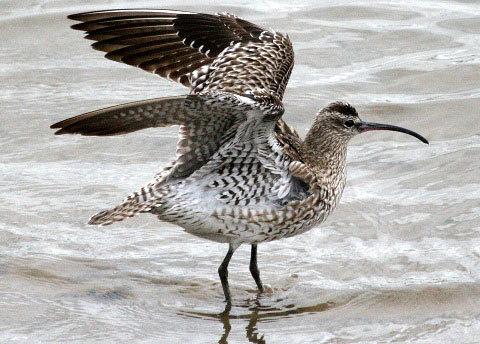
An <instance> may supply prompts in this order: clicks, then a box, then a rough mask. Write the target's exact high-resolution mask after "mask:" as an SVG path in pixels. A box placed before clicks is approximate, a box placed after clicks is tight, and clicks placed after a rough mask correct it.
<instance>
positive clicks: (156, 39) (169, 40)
mask: <svg viewBox="0 0 480 344" xmlns="http://www.w3.org/2000/svg"><path fill="white" fill-rule="evenodd" d="M69 18H70V19H73V20H78V21H82V23H79V24H75V25H73V26H72V28H73V29H76V30H82V31H85V32H86V34H87V35H86V37H85V38H87V39H91V40H94V41H97V42H96V43H94V44H93V47H94V48H95V49H97V50H101V51H104V52H107V54H106V57H107V58H109V59H111V60H114V61H118V62H124V63H126V64H129V65H132V66H136V67H139V68H141V69H143V70H145V71H148V72H151V73H154V74H158V75H160V76H162V77H165V78H169V79H171V80H174V81H178V82H180V83H182V84H183V85H184V86H187V87H190V86H191V80H190V73H192V72H193V71H195V70H196V69H198V68H200V67H202V66H204V65H209V64H210V63H212V61H213V60H214V59H215V58H216V57H217V56H218V55H219V54H220V53H221V52H222V51H223V50H224V49H225V48H227V47H228V46H230V45H231V44H234V43H238V42H249V41H259V36H260V34H261V33H262V32H264V31H265V30H264V29H262V28H261V27H259V26H257V25H255V24H252V23H249V22H247V21H245V20H243V19H240V18H238V17H236V16H233V15H231V14H217V15H211V14H200V13H190V12H182V11H172V10H112V11H99V12H87V13H80V14H74V15H71V16H69Z"/></svg>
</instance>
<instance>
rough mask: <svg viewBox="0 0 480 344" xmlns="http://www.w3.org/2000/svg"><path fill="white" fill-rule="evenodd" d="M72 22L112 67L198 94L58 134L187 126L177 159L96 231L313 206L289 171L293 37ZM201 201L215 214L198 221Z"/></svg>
mask: <svg viewBox="0 0 480 344" xmlns="http://www.w3.org/2000/svg"><path fill="white" fill-rule="evenodd" d="M69 18H71V19H74V20H78V21H81V22H82V23H79V24H75V25H73V26H72V27H73V28H74V29H78V30H83V31H86V33H87V36H86V38H87V39H92V40H95V41H96V43H94V44H93V47H94V48H95V49H97V50H101V51H104V52H107V54H106V57H107V58H109V59H112V60H115V61H118V62H124V63H126V64H129V65H133V66H136V67H139V68H141V69H143V70H146V71H149V72H152V73H155V74H157V75H159V76H162V77H165V78H168V79H170V80H174V81H177V82H180V83H181V84H183V85H184V86H186V87H188V88H190V92H191V94H190V95H188V96H180V97H170V98H158V99H151V100H144V101H139V102H133V103H128V104H123V105H118V106H114V107H110V108H106V109H101V110H97V111H93V112H89V113H86V114H83V115H80V116H76V117H73V118H70V119H67V120H64V121H61V122H59V123H56V124H54V125H53V126H52V128H56V129H59V130H58V131H57V132H56V134H75V133H78V134H82V135H97V136H104V135H118V134H125V133H130V132H133V131H137V130H141V129H145V128H153V127H162V126H169V125H179V126H180V140H179V142H178V143H177V159H176V160H174V161H173V162H172V163H171V164H170V165H169V166H167V167H166V168H165V169H164V170H163V171H162V172H160V173H159V174H157V176H156V178H155V180H154V181H153V182H152V183H150V184H149V185H147V186H146V187H144V188H142V189H141V190H140V191H139V192H135V193H134V194H132V195H131V196H129V197H128V198H127V199H126V200H125V201H124V202H123V203H122V204H120V205H119V206H117V207H115V208H113V209H110V210H106V211H103V212H101V213H99V214H97V215H94V216H93V217H92V218H91V220H90V222H89V223H90V224H103V225H106V224H110V223H112V222H115V221H121V220H123V219H124V218H126V217H131V216H134V215H135V214H137V213H139V212H154V213H156V214H158V215H159V216H160V218H161V219H164V220H166V221H170V222H174V223H177V224H180V225H183V226H184V227H185V226H187V224H185V223H184V224H181V223H180V222H179V221H180V219H182V221H187V220H186V219H187V217H191V216H193V217H194V216H197V219H199V218H205V217H208V216H211V214H212V209H224V210H223V211H222V212H224V211H226V209H233V208H235V207H238V206H246V207H249V206H250V207H256V208H257V209H259V208H258V207H260V208H262V209H264V211H265V210H267V209H269V211H270V210H274V209H277V208H279V207H282V206H284V205H285V204H287V203H289V202H292V201H297V200H299V199H302V198H304V197H307V194H308V187H306V185H305V183H303V182H302V181H301V179H299V178H298V176H295V175H293V174H292V173H291V171H290V165H291V163H292V161H293V160H295V159H298V157H299V156H298V151H296V150H295V147H296V145H297V143H298V142H299V141H300V140H299V138H298V135H297V134H296V133H295V132H294V131H293V130H292V129H291V128H290V127H289V126H288V125H286V124H285V123H284V122H283V121H282V120H281V116H282V114H283V111H284V110H283V105H282V97H283V93H284V90H285V87H286V85H287V82H288V79H289V76H290V73H291V70H292V68H293V58H294V56H293V48H292V45H291V42H290V40H289V39H288V37H286V36H283V35H281V34H279V33H277V32H274V31H267V30H264V29H263V28H261V27H259V26H257V25H254V24H252V23H249V22H247V21H245V20H243V19H241V18H238V17H236V16H234V15H232V14H228V13H220V14H216V15H208V14H199V13H191V12H183V11H171V10H112V11H100V12H88V13H81V14H75V15H72V16H70V17H69ZM199 183H200V184H202V183H206V184H205V185H203V184H202V185H201V187H200V189H201V190H203V191H201V192H200V193H199V192H198V191H188V190H198V189H197V188H198V187H199ZM185 190H187V191H185ZM202 192H206V193H207V194H208V195H209V199H210V204H209V207H207V208H205V209H204V210H203V212H202V214H201V215H198V214H197V215H194V213H195V211H193V210H192V209H193V207H194V205H193V203H191V202H192V201H193V202H197V201H199V199H200V198H199V199H197V200H196V201H195V200H192V196H193V195H195V196H194V197H202V195H201V193H202ZM198 194H200V196H199V195H198ZM182 197H186V198H182ZM182 207H184V208H182ZM232 207H233V208H232ZM201 208H202V207H201V206H200V207H199V208H196V209H201ZM179 209H183V211H181V212H180V213H179V212H178V211H179ZM252 209H253V208H252ZM227 213H228V211H227ZM189 214H190V215H189ZM222 221H223V220H222ZM195 224H197V223H196V222H195ZM190 225H191V223H190Z"/></svg>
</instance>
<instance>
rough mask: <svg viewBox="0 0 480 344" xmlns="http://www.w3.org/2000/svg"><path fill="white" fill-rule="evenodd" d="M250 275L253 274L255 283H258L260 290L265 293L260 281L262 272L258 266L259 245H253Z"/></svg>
mask: <svg viewBox="0 0 480 344" xmlns="http://www.w3.org/2000/svg"><path fill="white" fill-rule="evenodd" d="M250 273H251V274H252V277H253V279H254V280H255V283H257V287H258V290H259V291H260V292H261V293H263V292H264V289H263V284H262V281H261V280H260V271H259V270H258V265H257V244H252V254H251V256H250Z"/></svg>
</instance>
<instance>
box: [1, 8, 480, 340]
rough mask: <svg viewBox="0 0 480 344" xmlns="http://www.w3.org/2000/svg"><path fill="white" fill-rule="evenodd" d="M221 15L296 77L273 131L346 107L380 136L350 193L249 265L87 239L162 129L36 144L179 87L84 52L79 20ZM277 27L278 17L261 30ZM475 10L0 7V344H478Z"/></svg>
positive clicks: (110, 235)
mask: <svg viewBox="0 0 480 344" xmlns="http://www.w3.org/2000/svg"><path fill="white" fill-rule="evenodd" d="M132 6H136V7H139V6H142V7H158V6H161V7H163V8H173V9H184V10H193V11H195V10H198V11H203V12H219V11H230V12H233V13H236V14H238V15H241V16H243V17H245V18H247V19H249V20H251V21H253V22H255V23H258V24H261V25H263V26H266V27H273V28H276V29H279V30H280V31H282V32H288V33H289V36H290V38H291V39H292V41H293V43H294V47H295V53H296V66H295V69H294V72H293V74H292V77H291V81H290V83H289V88H288V89H287V92H286V95H285V106H286V114H285V116H284V117H285V119H286V120H287V122H288V123H290V124H292V125H294V126H295V127H296V128H298V130H299V132H300V133H302V134H305V132H306V131H307V130H308V128H309V126H310V123H311V121H312V118H313V115H314V113H315V112H316V111H317V109H318V108H320V107H323V106H325V105H326V104H328V103H329V102H331V101H334V100H337V99H342V100H346V101H349V102H351V103H352V104H354V105H355V106H356V107H357V109H358V111H359V113H360V114H361V116H362V117H363V119H365V120H370V121H378V122H386V123H391V124H395V125H400V126H405V127H408V128H410V129H413V130H416V131H418V132H420V133H421V134H422V135H424V136H426V137H427V138H428V139H429V140H430V142H431V144H430V145H429V146H427V145H423V144H421V143H419V142H418V141H415V140H413V139H412V138H411V137H408V136H405V135H400V134H396V133H387V132H376V133H368V134H364V135H361V136H359V137H357V138H355V139H354V140H353V141H352V144H351V146H350V148H349V157H348V160H349V168H348V173H349V179H348V185H347V188H346V190H345V193H344V197H343V199H342V202H341V204H340V206H339V207H338V209H337V210H336V212H335V213H334V214H333V215H332V216H331V217H330V218H329V219H328V221H327V222H326V223H325V224H323V225H322V226H319V227H318V228H316V229H314V230H312V231H310V232H308V233H306V234H304V235H301V236H298V237H294V238H290V239H285V240H282V241H278V242H273V243H268V244H262V245H260V246H259V266H260V270H261V272H262V279H263V280H264V282H266V283H267V284H268V285H269V288H268V290H269V291H268V293H266V294H265V295H262V296H258V295H257V293H256V291H255V284H254V282H253V280H252V279H251V277H250V274H249V272H248V260H249V249H248V247H246V246H245V247H241V248H240V249H239V250H238V251H237V252H236V254H235V256H234V258H233V260H232V263H231V264H230V284H231V288H232V293H233V295H234V303H233V306H232V307H231V309H228V308H227V309H226V308H225V304H224V302H223V294H222V290H221V286H220V283H219V280H218V276H217V268H218V265H219V264H220V262H221V260H222V259H223V256H224V255H225V253H226V251H227V247H226V246H225V245H220V244H216V243H211V242H208V241H202V240H200V239H198V238H196V237H193V236H190V235H188V234H186V233H184V232H183V231H182V230H181V229H179V228H177V227H175V226H173V225H170V224H165V223H160V222H158V221H157V220H156V219H155V217H153V216H148V215H142V216H138V217H136V218H134V219H131V220H128V221H124V222H121V223H118V224H115V225H113V226H108V227H100V228H97V227H91V226H87V225H86V222H87V220H88V218H89V216H90V215H92V214H94V213H96V212H97V211H99V210H101V209H104V208H107V207H110V206H112V205H115V204H117V203H118V202H119V201H121V200H122V199H123V197H125V196H127V195H128V194H130V193H131V192H132V191H134V190H137V189H138V188H139V187H141V186H143V185H144V184H146V183H147V182H149V181H150V179H151V178H152V177H153V175H154V174H155V173H156V172H157V171H158V170H159V169H160V168H161V167H162V166H164V165H165V164H166V163H168V161H170V159H172V158H173V157H174V147H175V141H176V137H177V133H176V129H175V128H167V129H161V130H158V129H157V130H145V131H143V132H138V133H134V134H130V135H126V136H120V137H106V138H105V137H104V138H98V137H79V136H61V137H55V136H53V135H52V134H53V133H52V130H50V129H49V125H50V124H52V123H54V122H56V121H59V120H61V119H64V118H66V117H70V116H73V115H76V114H80V113H82V112H87V111H90V110H94V109H98V108H100V107H103V106H109V105H115V104H118V103H125V102H129V101H134V100H139V99H146V98H153V97H160V96H166V95H179V94H185V92H186V91H185V89H183V88H181V87H180V86H178V85H176V84H174V83H171V82H167V81H162V80H160V79H158V78H156V77H155V76H153V75H149V74H147V73H145V72H142V71H140V70H136V69H135V68H132V67H129V66H124V65H121V64H118V63H114V62H111V61H108V60H106V59H104V58H102V54H101V53H99V52H95V51H93V50H92V49H91V48H90V47H89V44H88V42H87V41H85V40H83V39H82V34H81V33H80V32H77V31H73V30H70V29H69V28H68V27H69V25H70V24H72V23H71V22H69V21H68V20H67V19H66V15H67V14H70V13H75V12H79V11H87V10H96V9H108V8H122V7H132ZM272 9H274V10H272ZM479 13H480V5H479V4H478V2H476V1H453V0H445V1H427V0H419V1H415V2H411V1H406V0H400V1H399V0H396V1H389V0H386V1H356V2H355V3H354V5H352V2H350V1H340V0H339V1H333V0H331V1H322V2H321V4H319V2H318V1H313V0H311V1H303V2H302V3H301V4H295V3H292V2H290V1H275V2H274V1H261V2H257V3H255V4H252V3H251V2H250V1H240V0H239V1H231V2H229V4H227V5H221V6H220V5H214V4H213V3H211V2H205V3H204V4H199V5H197V6H195V7H193V6H185V5H183V3H182V2H180V1H178V0H177V1H167V2H163V3H162V4H161V5H159V3H158V1H142V2H141V3H137V2H136V3H135V4H134V5H132V4H131V3H130V2H125V1H124V2H122V1H100V0H96V1H91V2H89V4H88V5H85V4H84V3H83V2H81V1H65V0H60V1H53V0H24V1H21V2H18V1H14V0H4V1H2V2H1V3H0V39H1V41H2V45H1V47H0V80H1V86H2V90H1V92H0V103H1V104H2V105H1V116H2V117H1V118H2V124H1V125H0V156H1V162H0V173H1V176H2V182H1V183H0V207H1V209H2V211H1V213H0V342H2V343H26V342H28V343H61V342H62V343H63V342H73V343H85V342H91V343H93V342H95V343H113V342H115V343H124V342H135V343H151V342H164V343H187V342H188V343H215V342H222V343H226V342H228V343H245V342H247V341H249V342H254V343H285V342H288V343H387V342H388V343H390V342H396V343H474V342H477V341H478V333H480V266H479V257H480V248H479V247H480V202H479V190H480V175H479V172H478V171H479V170H480V125H479V120H480V116H479V108H480V82H479V75H480V66H479V63H480V57H479V56H480V35H479V33H480V16H479Z"/></svg>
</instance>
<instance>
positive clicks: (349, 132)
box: [310, 102, 428, 144]
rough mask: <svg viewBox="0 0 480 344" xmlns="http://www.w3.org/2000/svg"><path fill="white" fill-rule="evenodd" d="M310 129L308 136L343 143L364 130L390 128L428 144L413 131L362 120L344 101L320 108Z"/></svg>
mask: <svg viewBox="0 0 480 344" xmlns="http://www.w3.org/2000/svg"><path fill="white" fill-rule="evenodd" d="M312 130H313V132H312V133H311V134H313V135H310V136H317V137H319V138H320V139H322V137H323V139H325V138H326V137H331V139H333V140H338V141H339V142H344V143H346V142H348V141H349V140H350V139H351V138H352V137H353V136H355V135H357V134H360V133H363V132H366V131H372V130H391V131H398V132H401V133H405V134H408V135H411V136H413V137H416V138H417V139H419V140H420V141H422V142H423V143H427V144H428V141H427V139H425V138H424V137H423V136H421V135H420V134H417V133H416V132H414V131H411V130H408V129H405V128H402V127H397V126H394V125H389V124H381V123H371V122H364V121H362V120H361V119H360V117H359V116H358V113H357V110H355V108H354V107H353V106H352V105H350V104H348V103H344V102H335V103H331V104H330V105H328V106H327V107H325V108H323V109H322V110H320V111H319V112H318V114H317V116H316V118H315V123H314V125H313V127H312ZM315 132H316V133H315ZM315 134H316V135H315Z"/></svg>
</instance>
